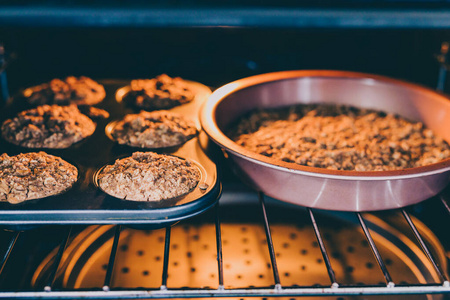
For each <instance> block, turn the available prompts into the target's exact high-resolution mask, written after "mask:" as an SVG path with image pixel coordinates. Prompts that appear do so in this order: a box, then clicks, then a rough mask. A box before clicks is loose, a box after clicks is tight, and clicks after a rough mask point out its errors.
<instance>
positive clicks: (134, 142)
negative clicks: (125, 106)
mask: <svg viewBox="0 0 450 300" xmlns="http://www.w3.org/2000/svg"><path fill="white" fill-rule="evenodd" d="M196 134H197V129H196V127H195V124H194V122H192V121H189V120H186V119H185V118H184V117H183V116H182V115H179V114H176V113H172V112H169V111H153V112H147V111H141V112H140V113H139V114H131V115H127V116H125V118H124V119H122V120H120V121H118V122H117V124H116V126H115V127H114V128H113V129H112V131H111V135H112V137H113V138H114V139H115V140H116V141H117V142H118V143H119V144H125V145H129V146H132V147H141V148H163V147H172V146H178V145H181V144H183V143H185V142H186V141H188V140H189V139H191V138H192V137H194V136H195V135H196Z"/></svg>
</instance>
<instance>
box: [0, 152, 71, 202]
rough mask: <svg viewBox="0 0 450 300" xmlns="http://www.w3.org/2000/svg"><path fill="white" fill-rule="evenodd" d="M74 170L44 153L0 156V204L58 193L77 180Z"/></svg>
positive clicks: (57, 158)
mask: <svg viewBox="0 0 450 300" xmlns="http://www.w3.org/2000/svg"><path fill="white" fill-rule="evenodd" d="M77 176H78V170H77V168H76V167H75V166H73V165H71V164H69V163H68V162H66V161H64V160H63V159H61V158H59V157H56V156H53V155H49V154H47V153H45V152H42V151H41V152H37V153H23V154H19V155H16V156H8V155H7V154H6V153H3V154H2V155H0V201H7V202H9V203H13V204H15V203H20V202H23V201H27V200H31V199H38V198H44V197H48V196H52V195H57V194H60V193H62V192H64V191H66V190H68V189H69V188H71V187H72V185H73V184H74V183H75V182H76V181H77Z"/></svg>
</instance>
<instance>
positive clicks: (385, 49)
mask: <svg viewBox="0 0 450 300" xmlns="http://www.w3.org/2000/svg"><path fill="white" fill-rule="evenodd" d="M449 41H450V3H449V2H448V1H433V2H429V1H378V0H376V1H343V0H342V1H341V0H340V1H319V2H317V1H288V0H285V1H279V2H277V3H274V2H270V1H259V2H258V3H254V2H252V1H228V2H226V3H220V4H219V3H212V2H210V1H196V0H195V1H188V2H179V1H157V2H152V3H147V2H146V1H132V2H126V3H125V2H122V1H102V0H99V1H92V2H86V1H62V2H54V1H19V2H17V1H6V2H4V3H2V4H0V43H1V47H0V64H1V69H0V88H1V100H2V105H1V106H2V107H1V112H0V118H1V121H2V122H3V120H4V119H5V118H7V117H9V116H10V115H12V114H13V113H16V112H17V111H19V110H21V109H19V108H17V106H15V105H16V104H17V103H19V102H20V101H21V100H23V99H21V95H22V93H23V91H24V90H26V89H27V88H30V87H35V86H38V85H41V84H43V83H46V82H49V81H50V80H52V79H54V78H65V77H67V76H71V75H73V76H88V77H90V78H93V79H94V80H96V81H98V82H100V83H102V84H103V85H104V86H105V90H106V98H105V100H104V101H103V102H101V103H99V104H97V105H95V107H97V108H101V109H104V110H106V111H108V112H109V114H110V117H109V118H107V119H104V120H99V121H97V130H96V132H95V134H94V136H92V139H90V140H87V141H86V142H84V143H81V144H79V145H77V146H76V147H74V148H69V149H66V150H64V149H60V150H55V151H53V150H51V151H49V152H51V153H54V154H55V155H58V156H61V157H64V158H67V159H68V160H69V161H70V162H71V163H74V164H75V165H76V166H77V168H78V169H79V171H80V173H81V175H80V176H79V181H78V182H77V185H75V187H74V190H72V191H70V193H67V194H66V195H65V196H58V197H56V198H52V199H40V200H32V201H30V202H29V203H25V204H19V205H12V204H9V203H0V224H1V226H2V230H1V231H0V298H2V299H151V298H157V299H169V298H171V299H173V298H233V299H250V298H260V299H269V298H270V299H275V298H283V299H289V300H290V299H297V298H299V299H317V298H324V299H339V300H343V299H448V298H449V297H450V283H449V271H450V267H449V258H450V255H449V253H450V237H449V233H448V232H449V228H450V208H449V205H450V202H449V201H450V200H449V198H450V190H449V187H448V186H447V187H446V188H444V189H443V190H442V191H440V192H439V191H438V190H436V193H437V194H436V193H434V192H433V193H432V192H431V191H428V192H426V193H425V194H426V195H434V194H436V195H435V196H432V197H431V198H429V199H427V200H425V201H422V202H419V203H416V202H418V201H411V202H408V200H410V199H402V201H403V202H405V203H407V204H411V205H408V206H406V207H402V208H400V207H395V205H394V208H392V205H389V206H386V208H389V209H385V210H377V209H375V210H373V211H370V212H368V211H367V209H358V207H356V208H355V207H352V208H346V207H345V203H348V202H349V199H348V198H352V199H353V198H358V199H359V198H360V196H361V195H356V194H357V193H359V191H360V189H358V187H356V188H354V189H351V190H349V191H346V192H345V193H342V192H339V193H336V195H335V196H333V195H332V194H333V190H327V201H329V202H330V203H333V207H334V209H332V210H325V209H322V208H323V207H320V206H316V207H314V205H312V204H311V205H308V203H311V201H314V199H309V198H311V186H308V184H305V181H303V180H297V179H295V194H296V195H295V197H298V199H301V201H298V202H297V201H289V202H294V203H301V205H296V204H292V203H287V202H284V201H280V200H284V199H282V197H281V194H285V193H290V194H292V192H290V191H283V190H280V189H279V187H278V186H275V189H270V190H267V189H266V186H262V187H261V186H259V187H258V186H255V185H254V184H248V179H249V178H248V177H246V175H245V174H243V173H242V172H241V171H242V170H239V168H236V165H234V164H233V163H231V162H230V158H229V157H228V156H229V153H226V151H223V149H221V148H220V147H219V146H217V145H216V144H215V143H214V141H211V140H209V137H208V135H207V133H208V130H200V132H199V134H198V135H197V136H195V138H193V139H191V140H190V141H189V142H187V143H186V144H184V145H183V146H181V147H178V148H175V149H158V150H157V152H158V153H164V154H169V155H174V156H179V157H183V158H188V159H192V160H193V161H194V162H195V164H196V165H197V166H198V168H199V169H200V171H201V174H202V175H201V176H202V180H201V182H200V184H199V185H198V186H197V187H196V189H195V193H194V194H190V195H189V196H187V197H184V196H183V197H181V198H180V199H175V200H171V202H170V203H168V204H167V206H165V205H162V204H161V205H162V206H161V205H159V204H140V203H128V202H126V201H123V200H120V199H115V198H112V197H109V196H107V195H105V194H104V193H103V191H101V190H100V189H98V186H96V185H95V181H96V179H95V178H96V177H95V174H96V172H97V171H98V170H99V169H101V167H102V166H104V165H105V164H108V163H112V162H113V161H114V160H115V159H117V158H122V157H125V156H129V155H131V153H132V152H134V151H136V150H137V149H132V148H126V147H125V146H121V145H116V144H115V143H114V141H112V140H111V139H110V138H108V136H107V132H105V128H106V127H107V126H108V124H113V121H117V120H118V119H119V118H121V117H123V116H125V115H126V114H130V113H132V112H138V110H136V108H135V107H129V106H127V105H126V103H123V102H121V101H118V100H117V97H116V96H117V95H116V91H117V90H120V88H123V86H124V85H125V86H126V85H128V84H130V82H131V80H133V79H146V78H154V77H156V76H158V75H160V74H168V75H169V76H172V77H181V78H183V79H186V80H188V81H190V82H196V83H198V84H199V86H201V87H202V93H201V95H200V96H198V97H197V98H196V100H195V102H193V104H192V105H191V106H183V105H181V106H179V107H178V108H175V109H174V111H176V112H178V113H180V114H182V115H184V116H185V117H189V118H192V119H193V120H194V121H195V122H197V125H198V126H200V119H201V118H204V116H202V117H200V113H201V111H202V108H201V106H203V105H204V103H207V102H208V101H209V100H210V98H209V95H210V93H211V92H213V93H214V91H216V90H217V89H218V88H220V87H222V86H224V85H226V84H227V83H230V82H234V81H236V80H240V79H242V78H246V77H251V76H254V75H261V74H265V73H272V72H280V73H283V72H284V71H291V70H298V72H300V73H301V72H310V71H308V70H328V71H326V72H331V73H333V74H362V73H364V74H371V75H369V76H373V78H381V77H383V78H390V80H392V81H393V82H394V81H395V82H397V81H401V82H407V83H405V85H409V84H411V86H415V87H417V90H422V89H426V90H428V91H429V90H437V92H436V94H434V92H433V95H438V96H436V97H437V98H439V99H440V100H439V101H441V100H442V101H444V102H445V101H450V100H448V99H449V98H448V95H447V92H448V91H449V90H450V86H449V85H450V84H449V82H448V80H447V77H446V75H447V69H448V68H449V66H450V64H449V63H448V50H449V46H448V45H449V44H448V42H449ZM313 72H317V71H313ZM355 72H357V73H355ZM383 88H386V87H385V86H384V87H383ZM219 91H220V90H219ZM377 91H378V93H379V94H383V95H386V93H385V92H386V91H385V90H380V89H374V91H372V92H371V93H372V94H371V97H369V98H370V99H376V97H377ZM389 91H392V89H389ZM357 92H358V90H357V89H355V93H357ZM430 93H431V91H430ZM328 94H332V93H331V92H328ZM213 95H214V94H213ZM278 95H281V96H280V99H270V101H271V102H270V103H275V104H276V103H277V101H278V102H282V101H284V102H289V99H287V98H286V97H284V96H283V95H285V94H283V92H282V91H280V93H279V94H278ZM349 95H350V94H349ZM352 96H354V95H352ZM213 97H215V96H213ZM213 97H212V98H213ZM119 98H120V97H119ZM337 98H339V97H337ZM356 98H357V97H352V99H356ZM313 100H314V99H313ZM328 100H329V101H332V100H330V99H327V101H328ZM341 100H342V99H341ZM339 101H340V100H339ZM343 101H344V100H343ZM351 101H356V100H351ZM370 101H371V100H370ZM370 101H369V102H370ZM383 101H384V103H389V102H390V101H389V99H383ZM238 102H239V104H238V105H239V106H238V108H239V109H240V108H241V107H242V108H245V107H248V106H249V105H250V104H251V103H254V102H257V101H255V100H254V99H250V100H247V99H245V97H244V98H242V99H241V98H239V99H238ZM421 103H422V102H421ZM369 104H370V103H369ZM421 105H423V107H425V108H426V110H427V111H432V112H433V114H435V118H434V117H433V116H430V117H429V119H431V120H432V121H435V120H439V117H440V116H441V114H442V112H441V111H440V110H439V109H438V110H433V109H430V110H428V108H429V107H431V106H433V102H432V101H428V102H426V101H423V103H422V104H421ZM18 107H21V104H20V105H18ZM220 107H222V108H223V109H225V110H226V111H224V112H223V114H221V112H220V110H218V111H216V112H215V114H216V117H217V119H221V118H222V119H224V118H225V117H226V116H228V115H229V114H230V110H229V109H228V108H227V107H226V106H225V105H222V106H220ZM433 107H434V106H433ZM239 109H235V111H239ZM398 109H399V111H402V110H403V111H412V110H411V109H408V108H398ZM416 113H418V114H420V111H419V112H416ZM227 114H228V115H227ZM435 123H436V122H435ZM443 123H445V122H443ZM447 123H448V122H447ZM433 124H434V123H433ZM433 126H435V127H436V128H437V130H438V131H440V132H443V133H444V135H446V134H445V133H446V132H447V131H448V130H447V129H446V128H441V127H442V126H441V127H440V125H439V124H434V125H433ZM199 129H200V127H199ZM205 129H207V128H206V127H205ZM205 131H206V132H205ZM447 135H448V134H447ZM447 142H449V141H447ZM0 150H1V152H2V153H7V154H9V155H13V154H17V153H19V152H31V151H34V149H26V148H17V147H15V146H14V145H11V144H10V143H8V142H6V141H5V140H4V139H3V138H2V139H0ZM140 150H143V151H146V150H145V149H140ZM52 151H53V152H52ZM444 164H445V163H444ZM444 167H448V165H446V166H444ZM250 168H254V166H250ZM254 171H255V172H257V173H259V172H260V171H259V169H257V168H255V170H254ZM445 174H447V173H445ZM338 175H339V174H338ZM258 176H259V177H260V178H263V179H264V180H265V182H266V183H267V182H269V183H270V184H268V186H269V187H270V186H273V184H274V182H277V184H279V182H280V181H279V180H278V181H277V180H275V179H276V178H274V179H273V180H269V179H267V178H264V177H265V176H266V177H267V176H273V175H271V174H267V175H261V174H259V175H258ZM445 176H446V177H445V178H444V177H443V176H440V177H439V182H431V183H427V184H429V186H434V185H439V190H441V189H442V188H443V187H445V185H446V184H447V185H448V182H449V179H450V178H448V175H445ZM250 179H251V178H250ZM264 180H263V181H264ZM286 180H290V178H289V177H288V178H287V179H286ZM327 180H328V179H327ZM388 181H389V180H388ZM421 184H422V186H425V184H423V183H421ZM277 188H278V189H277ZM414 188H416V187H411V188H410V189H414ZM334 189H335V190H341V191H342V190H343V188H342V187H339V186H335V187H334ZM262 191H264V192H265V193H263V192H262ZM342 194H344V195H347V196H345V197H346V198H345V199H342V198H340V197H342ZM404 194H405V195H408V192H407V191H406V192H405V193H404ZM277 195H278V196H279V197H278V198H277ZM366 196H367V197H368V198H370V199H372V195H366ZM413 196H414V197H415V196H417V195H413ZM290 197H292V195H291V196H290ZM389 197H390V198H389V201H390V203H396V202H395V199H392V195H389ZM414 197H413V198H414ZM427 197H430V196H427ZM378 198H379V197H378ZM378 198H377V197H375V196H373V199H378ZM183 199H184V200H183ZM414 199H415V198H414ZM41 200H42V201H41ZM384 200H386V201H387V199H384ZM384 200H381V201H384ZM183 201H184V202H183ZM366 202H367V201H366ZM305 203H306V204H305ZM413 203H415V204H413ZM303 205H304V206H303ZM308 206H309V207H308ZM367 207H372V206H371V205H369V206H367ZM374 207H383V205H381V206H374Z"/></svg>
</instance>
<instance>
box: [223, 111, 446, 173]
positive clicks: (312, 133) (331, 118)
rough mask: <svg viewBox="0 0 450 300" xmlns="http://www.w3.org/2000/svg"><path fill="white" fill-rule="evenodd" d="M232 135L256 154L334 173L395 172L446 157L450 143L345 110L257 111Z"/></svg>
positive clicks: (374, 114) (386, 118) (392, 120)
mask: <svg viewBox="0 0 450 300" xmlns="http://www.w3.org/2000/svg"><path fill="white" fill-rule="evenodd" d="M231 135H232V139H233V140H234V141H235V142H236V143H238V144H239V145H241V146H243V147H245V148H247V149H249V150H251V151H254V152H256V153H259V154H262V155H265V156H268V157H271V158H275V159H279V160H283V161H286V162H294V163H297V164H300V165H305V166H311V167H318V168H327V169H333V170H355V171H387V170H400V169H405V168H414V167H419V166H424V165H428V164H432V163H436V162H439V161H441V160H443V159H446V158H448V157H450V147H449V145H448V144H447V143H446V142H445V141H444V140H443V139H442V138H439V137H437V136H435V135H434V134H433V132H432V131H431V130H430V129H426V128H424V126H423V124H422V123H420V122H416V123H414V122H409V121H407V120H405V119H404V118H401V117H400V116H397V115H392V114H385V113H383V112H379V111H374V110H366V109H358V108H355V107H349V106H338V105H325V104H319V105H317V104H312V105H298V106H291V107H289V108H282V109H278V110H265V111H257V112H253V113H251V114H250V115H249V116H247V117H244V118H242V119H241V120H240V122H239V124H238V125H237V127H236V128H234V130H233V132H232V133H231Z"/></svg>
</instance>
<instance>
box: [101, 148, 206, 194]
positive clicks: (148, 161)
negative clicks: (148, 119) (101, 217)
mask: <svg viewBox="0 0 450 300" xmlns="http://www.w3.org/2000/svg"><path fill="white" fill-rule="evenodd" d="M199 180H200V171H199V170H198V168H197V167H196V166H195V165H194V164H193V163H191V162H190V161H189V160H184V159H180V158H178V157H174V156H170V155H163V154H156V153H153V152H135V153H133V155H132V156H131V157H127V158H123V159H118V160H116V162H115V163H114V165H108V166H106V167H105V168H104V169H103V170H102V171H101V172H100V173H99V175H98V183H99V186H100V188H101V189H102V190H103V191H104V192H106V193H107V194H109V195H111V196H114V197H117V198H120V199H125V200H133V201H159V200H164V199H170V198H174V197H178V196H181V195H184V194H187V193H189V192H190V191H191V190H192V189H194V188H195V187H196V186H197V184H198V182H199Z"/></svg>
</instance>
